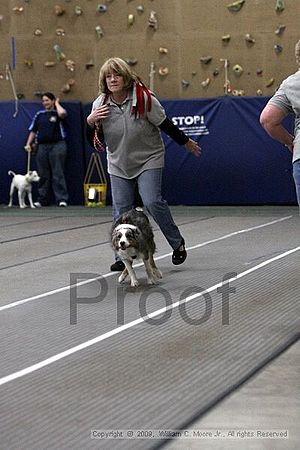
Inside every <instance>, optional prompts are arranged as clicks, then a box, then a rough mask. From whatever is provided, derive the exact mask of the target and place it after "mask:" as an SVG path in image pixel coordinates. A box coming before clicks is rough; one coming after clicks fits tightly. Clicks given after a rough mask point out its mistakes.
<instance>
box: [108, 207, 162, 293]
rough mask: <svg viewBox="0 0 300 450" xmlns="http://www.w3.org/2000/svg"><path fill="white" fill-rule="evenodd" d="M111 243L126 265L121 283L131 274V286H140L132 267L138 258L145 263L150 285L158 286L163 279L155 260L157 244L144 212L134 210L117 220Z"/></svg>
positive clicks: (120, 279)
mask: <svg viewBox="0 0 300 450" xmlns="http://www.w3.org/2000/svg"><path fill="white" fill-rule="evenodd" d="M111 243H112V247H113V249H114V251H115V252H116V253H117V255H119V256H120V258H121V259H122V261H123V262H124V264H125V269H124V270H123V272H122V273H121V275H120V276H119V279H118V281H119V283H122V282H123V281H124V280H125V278H126V277H127V275H128V274H129V276H130V282H131V286H133V287H137V286H138V285H139V282H138V280H137V278H136V275H135V272H134V270H133V267H132V264H133V262H134V260H135V259H138V258H140V259H142V260H143V262H144V265H145V268H146V272H147V278H148V284H156V281H157V279H159V278H162V274H161V272H160V271H159V269H158V268H157V267H156V264H155V262H154V259H153V254H154V252H155V242H154V236H153V231H152V227H151V224H150V222H149V219H148V217H147V216H146V215H145V214H144V213H143V212H142V211H140V210H136V209H132V210H131V211H129V212H126V213H124V214H122V215H121V217H119V218H118V219H117V220H116V222H115V223H114V225H113V227H112V229H111Z"/></svg>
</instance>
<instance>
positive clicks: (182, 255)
mask: <svg viewBox="0 0 300 450" xmlns="http://www.w3.org/2000/svg"><path fill="white" fill-rule="evenodd" d="M186 257H187V252H186V249H185V242H184V239H183V238H182V240H181V244H180V246H179V247H178V248H177V250H174V251H173V255H172V263H173V264H174V265H175V266H178V265H179V264H182V263H184V261H185V260H186Z"/></svg>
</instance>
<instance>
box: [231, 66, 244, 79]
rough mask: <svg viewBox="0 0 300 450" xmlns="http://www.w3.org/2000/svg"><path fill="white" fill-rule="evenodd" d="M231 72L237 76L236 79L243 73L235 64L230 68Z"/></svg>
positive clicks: (240, 67)
mask: <svg viewBox="0 0 300 450" xmlns="http://www.w3.org/2000/svg"><path fill="white" fill-rule="evenodd" d="M232 71H233V73H234V74H235V75H237V76H238V77H239V76H241V75H242V73H243V72H244V70H243V68H242V66H240V65H239V64H235V65H234V66H233V68H232Z"/></svg>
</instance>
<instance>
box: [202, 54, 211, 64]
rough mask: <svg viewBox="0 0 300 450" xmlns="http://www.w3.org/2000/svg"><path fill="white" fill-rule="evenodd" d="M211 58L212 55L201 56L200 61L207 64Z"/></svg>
mask: <svg viewBox="0 0 300 450" xmlns="http://www.w3.org/2000/svg"><path fill="white" fill-rule="evenodd" d="M211 60H212V56H201V58H200V61H201V62H202V63H203V64H209V63H210V62H211Z"/></svg>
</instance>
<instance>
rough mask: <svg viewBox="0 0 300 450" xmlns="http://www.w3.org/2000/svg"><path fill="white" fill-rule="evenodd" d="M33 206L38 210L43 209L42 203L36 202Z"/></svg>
mask: <svg viewBox="0 0 300 450" xmlns="http://www.w3.org/2000/svg"><path fill="white" fill-rule="evenodd" d="M33 206H35V207H36V208H41V207H42V205H41V203H40V202H35V203H34V204H33Z"/></svg>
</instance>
